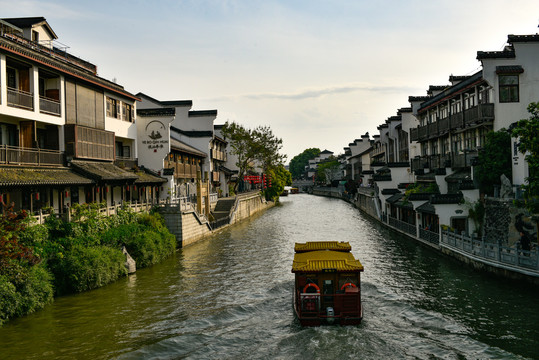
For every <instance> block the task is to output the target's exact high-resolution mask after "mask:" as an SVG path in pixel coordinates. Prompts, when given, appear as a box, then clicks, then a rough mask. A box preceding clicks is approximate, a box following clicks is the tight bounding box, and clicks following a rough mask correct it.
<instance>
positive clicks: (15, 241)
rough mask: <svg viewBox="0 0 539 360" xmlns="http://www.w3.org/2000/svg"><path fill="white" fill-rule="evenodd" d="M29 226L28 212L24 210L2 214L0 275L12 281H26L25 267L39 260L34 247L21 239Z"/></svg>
mask: <svg viewBox="0 0 539 360" xmlns="http://www.w3.org/2000/svg"><path fill="white" fill-rule="evenodd" d="M27 226H28V214H27V213H26V212H24V211H22V212H20V213H14V212H12V211H8V212H7V213H6V215H2V216H0V275H6V276H8V278H9V279H10V280H12V281H24V276H25V272H24V269H25V268H27V267H29V266H32V265H35V264H37V263H38V262H39V258H38V257H37V256H35V255H34V253H33V251H32V248H30V247H28V246H26V245H25V244H24V243H22V242H20V241H19V235H20V234H21V233H23V232H24V231H25V230H26V228H27Z"/></svg>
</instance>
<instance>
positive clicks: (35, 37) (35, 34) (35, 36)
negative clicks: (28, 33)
mask: <svg viewBox="0 0 539 360" xmlns="http://www.w3.org/2000/svg"><path fill="white" fill-rule="evenodd" d="M32 41H33V42H36V43H39V33H38V32H37V31H35V30H32Z"/></svg>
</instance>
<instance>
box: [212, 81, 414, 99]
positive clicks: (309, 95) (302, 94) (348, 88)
mask: <svg viewBox="0 0 539 360" xmlns="http://www.w3.org/2000/svg"><path fill="white" fill-rule="evenodd" d="M417 90H418V89H417V88H413V87H409V86H370V85H342V86H330V87H325V88H319V89H305V90H299V91H297V92H293V93H258V94H256V93H255V94H243V95H234V96H222V97H217V98H212V99H209V100H213V101H224V100H231V99H239V98H243V99H250V100H306V99H315V98H320V97H322V96H326V95H342V94H348V93H353V92H358V91H366V92H370V93H386V94H388V93H413V92H415V91H417Z"/></svg>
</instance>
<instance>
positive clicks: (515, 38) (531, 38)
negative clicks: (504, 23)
mask: <svg viewBox="0 0 539 360" xmlns="http://www.w3.org/2000/svg"><path fill="white" fill-rule="evenodd" d="M536 41H539V34H533V35H508V36H507V42H508V43H516V42H536Z"/></svg>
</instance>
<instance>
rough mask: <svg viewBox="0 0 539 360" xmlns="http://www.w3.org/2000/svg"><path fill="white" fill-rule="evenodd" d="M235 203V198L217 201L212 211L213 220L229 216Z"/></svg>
mask: <svg viewBox="0 0 539 360" xmlns="http://www.w3.org/2000/svg"><path fill="white" fill-rule="evenodd" d="M235 203H236V199H235V198H225V199H219V200H217V204H216V205H215V208H214V209H213V211H212V215H213V217H214V219H215V220H219V219H222V218H225V217H227V216H228V215H230V210H232V208H233V207H234V204H235Z"/></svg>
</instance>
